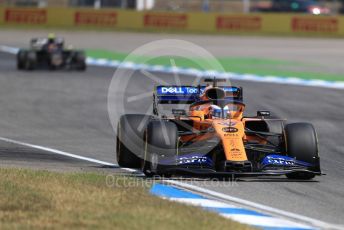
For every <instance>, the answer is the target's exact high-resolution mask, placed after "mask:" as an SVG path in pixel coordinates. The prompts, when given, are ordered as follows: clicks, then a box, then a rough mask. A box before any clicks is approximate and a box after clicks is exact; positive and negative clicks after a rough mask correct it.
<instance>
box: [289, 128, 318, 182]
mask: <svg viewBox="0 0 344 230" xmlns="http://www.w3.org/2000/svg"><path fill="white" fill-rule="evenodd" d="M284 140H285V147H286V153H287V155H288V156H290V157H293V158H295V159H296V160H298V161H302V162H305V163H308V164H311V166H309V167H308V169H309V170H311V171H315V172H320V159H319V155H318V140H317V135H316V131H315V129H314V127H313V125H311V124H309V123H293V124H287V125H286V126H285V128H284ZM286 176H287V177H288V178H290V179H302V180H309V179H312V178H314V176H315V174H314V173H308V172H295V173H290V174H287V175H286Z"/></svg>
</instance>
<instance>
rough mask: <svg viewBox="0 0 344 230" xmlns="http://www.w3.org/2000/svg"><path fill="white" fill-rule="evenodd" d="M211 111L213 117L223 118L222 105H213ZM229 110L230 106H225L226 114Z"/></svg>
mask: <svg viewBox="0 0 344 230" xmlns="http://www.w3.org/2000/svg"><path fill="white" fill-rule="evenodd" d="M209 111H210V114H211V115H212V117H213V118H222V111H221V107H220V106H217V105H211V106H210V109H209ZM228 112H229V109H228V106H225V107H224V108H223V113H224V114H225V116H226V115H227V114H228Z"/></svg>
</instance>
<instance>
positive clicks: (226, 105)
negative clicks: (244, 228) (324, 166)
mask: <svg viewBox="0 0 344 230" xmlns="http://www.w3.org/2000/svg"><path fill="white" fill-rule="evenodd" d="M205 81H206V82H208V84H209V82H211V83H212V85H207V86H201V85H199V86H197V87H195V86H175V85H171V86H157V87H156V90H155V93H154V101H153V107H154V109H153V110H154V111H153V114H154V115H144V114H124V115H122V116H121V118H120V120H119V122H118V127H117V147H116V153H117V154H116V157H117V162H118V164H119V165H120V166H121V167H126V168H139V169H141V170H142V171H143V172H144V173H145V175H146V176H155V175H158V176H170V175H179V174H181V175H188V176H197V177H213V176H215V177H228V176H263V175H286V176H287V177H288V178H291V179H304V180H308V179H311V178H313V177H315V176H316V175H321V170H320V158H319V155H318V142H317V134H316V131H315V129H314V127H313V126H312V125H311V124H309V123H291V124H286V125H285V120H282V119H278V118H274V117H272V116H271V114H270V112H269V111H258V112H257V115H256V116H253V117H246V116H244V114H243V113H244V109H245V104H244V103H243V89H242V88H241V87H235V86H226V85H225V86H218V83H219V82H220V81H222V82H223V80H220V79H218V80H216V79H206V80H205ZM164 104H165V105H174V104H175V105H177V104H190V106H189V109H188V112H186V110H183V109H172V115H171V116H167V115H165V114H161V113H160V112H159V109H158V108H159V106H160V105H164Z"/></svg>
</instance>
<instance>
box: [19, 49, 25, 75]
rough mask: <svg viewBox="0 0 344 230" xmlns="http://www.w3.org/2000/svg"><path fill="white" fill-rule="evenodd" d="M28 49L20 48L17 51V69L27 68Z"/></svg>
mask: <svg viewBox="0 0 344 230" xmlns="http://www.w3.org/2000/svg"><path fill="white" fill-rule="evenodd" d="M26 56H27V51H26V50H19V52H18V53H17V69H18V70H22V69H24V68H25V62H26Z"/></svg>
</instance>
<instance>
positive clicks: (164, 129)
mask: <svg viewBox="0 0 344 230" xmlns="http://www.w3.org/2000/svg"><path fill="white" fill-rule="evenodd" d="M177 148H178V128H177V126H176V125H175V124H174V123H173V122H169V121H164V120H156V121H151V122H150V123H149V124H148V126H147V130H146V133H145V153H144V161H143V164H142V171H143V173H144V174H145V175H146V176H149V177H150V176H155V175H157V176H169V174H168V173H167V172H166V169H167V168H168V167H171V166H173V165H174V164H175V157H176V156H177Z"/></svg>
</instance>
